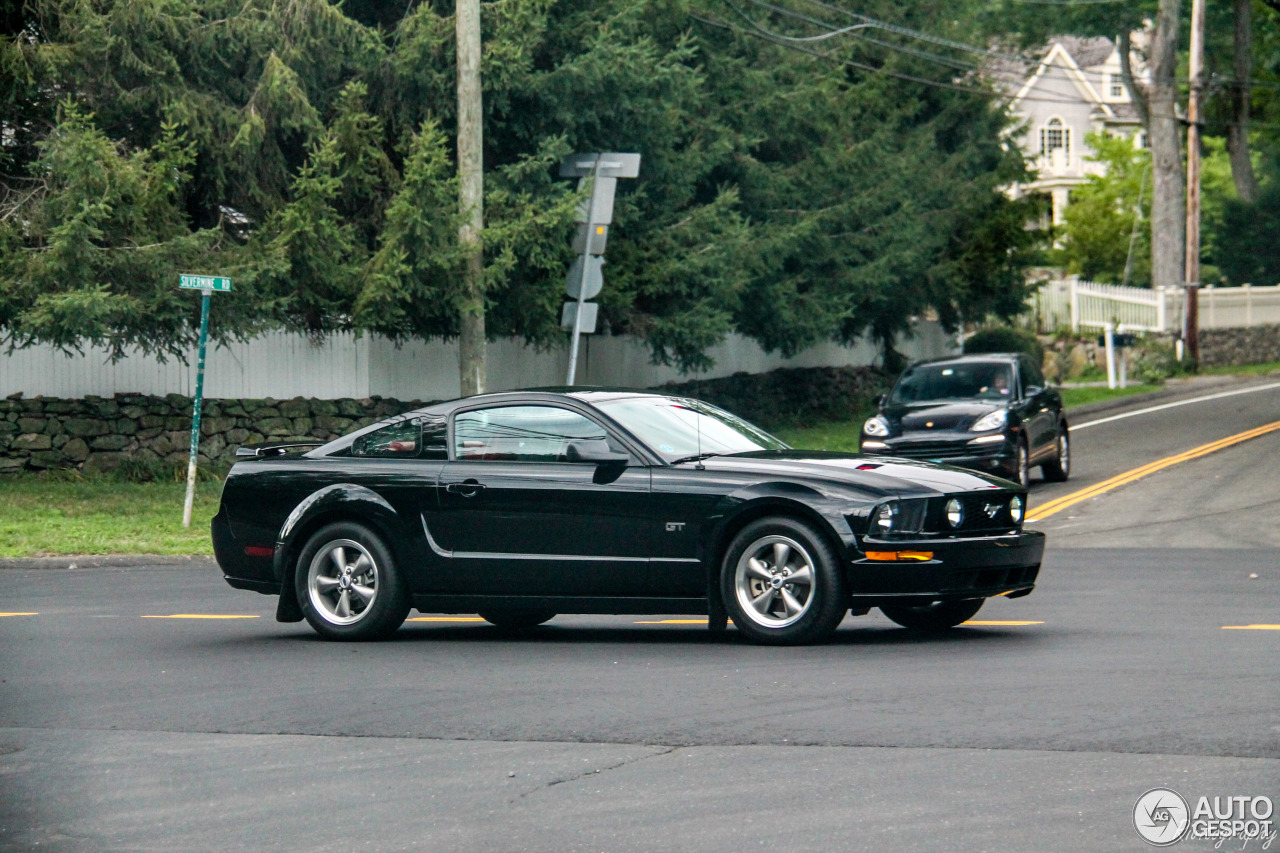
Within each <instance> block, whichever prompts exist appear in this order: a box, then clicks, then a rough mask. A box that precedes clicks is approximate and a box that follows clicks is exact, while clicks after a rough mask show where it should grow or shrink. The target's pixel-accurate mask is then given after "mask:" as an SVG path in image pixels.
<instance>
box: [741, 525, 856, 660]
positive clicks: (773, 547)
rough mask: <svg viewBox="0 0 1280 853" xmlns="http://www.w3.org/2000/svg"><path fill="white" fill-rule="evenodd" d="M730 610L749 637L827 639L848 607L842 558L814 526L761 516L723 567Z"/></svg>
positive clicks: (779, 641)
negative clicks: (841, 565) (842, 573)
mask: <svg viewBox="0 0 1280 853" xmlns="http://www.w3.org/2000/svg"><path fill="white" fill-rule="evenodd" d="M720 589H721V596H722V598H723V599H724V604H725V609H726V610H727V611H728V615H729V617H730V618H732V619H733V624H734V625H736V626H737V628H738V630H739V631H741V632H742V633H743V634H744V635H745V636H746V637H747V638H748V639H751V640H754V641H755V642H757V643H768V644H771V645H796V644H799V643H812V642H815V641H817V640H821V639H823V638H824V637H826V636H828V635H829V634H830V633H831V632H832V631H834V630H835V628H836V626H837V625H839V624H840V620H841V619H843V618H844V613H845V609H846V607H847V606H848V601H847V598H848V596H847V595H846V594H845V588H844V578H843V576H842V575H841V572H840V568H839V561H838V559H837V557H836V554H835V552H834V551H833V550H832V548H831V546H830V545H829V544H827V541H826V539H824V538H823V537H822V536H821V535H820V534H819V533H818V532H817V531H816V530H814V529H813V527H812V526H810V525H809V524H807V523H805V522H803V521H799V520H798V519H794V518H786V517H781V516H780V517H774V518H761V519H758V520H756V521H753V522H751V523H750V524H748V525H747V526H746V527H744V528H743V529H742V530H741V531H740V532H739V533H738V535H737V536H735V537H734V539H733V541H732V542H731V543H730V544H729V549H728V551H726V552H725V556H724V562H723V563H722V564H721V570H720Z"/></svg>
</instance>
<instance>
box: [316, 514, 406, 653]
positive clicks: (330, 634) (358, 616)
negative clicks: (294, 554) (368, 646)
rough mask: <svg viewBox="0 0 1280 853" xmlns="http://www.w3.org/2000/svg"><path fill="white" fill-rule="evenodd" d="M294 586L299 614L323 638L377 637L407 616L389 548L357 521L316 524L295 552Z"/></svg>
mask: <svg viewBox="0 0 1280 853" xmlns="http://www.w3.org/2000/svg"><path fill="white" fill-rule="evenodd" d="M294 585H295V588H296V590H297V593H298V603H299V605H301V607H302V615H303V616H304V617H305V618H306V620H307V622H308V623H310V625H311V627H312V628H314V629H315V631H316V633H318V634H319V635H320V636H322V637H324V638H326V639H329V640H378V639H382V638H384V637H387V636H389V635H391V634H392V633H394V632H395V630H396V629H397V628H399V627H400V625H401V624H402V623H403V622H404V619H405V617H406V616H408V615H409V596H408V594H407V593H406V592H405V589H404V584H403V582H402V580H401V578H400V572H399V570H398V569H397V568H396V564H395V559H394V558H393V557H392V556H391V551H390V550H389V549H388V548H387V546H386V544H385V543H384V542H383V541H382V539H381V538H379V537H378V535H377V534H376V533H374V532H373V531H372V530H370V529H369V528H368V527H365V526H364V525H363V524H358V523H356V522H350V521H340V522H337V523H335V524H328V525H325V526H324V527H322V528H320V529H319V530H317V531H316V532H315V534H314V535H313V536H312V537H311V538H310V539H309V540H307V544H306V547H304V548H303V549H302V553H301V554H299V555H298V563H297V567H296V569H295V570H294Z"/></svg>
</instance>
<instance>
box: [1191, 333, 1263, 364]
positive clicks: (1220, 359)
mask: <svg viewBox="0 0 1280 853" xmlns="http://www.w3.org/2000/svg"><path fill="white" fill-rule="evenodd" d="M1269 361H1280V325H1276V324H1271V325H1268V326H1249V327H1248V328H1240V329H1201V330H1200V364H1202V365H1204V366H1205V367H1217V366H1219V365H1230V366H1236V365H1241V364H1265V363H1266V362H1269Z"/></svg>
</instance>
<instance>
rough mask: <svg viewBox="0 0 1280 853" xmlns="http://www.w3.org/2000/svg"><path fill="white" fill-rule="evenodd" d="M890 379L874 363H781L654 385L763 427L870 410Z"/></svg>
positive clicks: (802, 423) (836, 418)
mask: <svg viewBox="0 0 1280 853" xmlns="http://www.w3.org/2000/svg"><path fill="white" fill-rule="evenodd" d="M892 381H893V377H892V376H888V375H886V374H885V373H883V372H882V371H880V370H877V369H876V368H874V367H784V368H779V369H778V370H773V371H770V372H769V373H735V374H734V375H732V376H725V377H721V378H719V379H698V380H694V381H691V382H680V383H670V384H667V385H664V386H662V387H661V388H658V389H655V390H657V391H659V392H660V393H663V394H678V395H684V396H688V397H695V398H697V399H699V400H705V401H707V402H708V403H711V404H712V405H715V406H719V407H720V408H722V409H725V410H727V411H730V412H733V413H734V414H735V415H739V416H740V417H743V418H746V419H747V420H749V421H751V422H752V423H755V424H759V425H760V426H762V427H764V428H765V429H778V428H780V427H787V426H808V425H812V424H815V423H821V422H824V421H845V420H849V419H851V418H854V417H856V416H858V415H860V414H863V413H865V412H866V411H867V410H868V409H870V408H872V405H871V399H872V397H874V396H875V395H876V394H878V393H880V392H882V391H884V390H885V389H886V388H888V387H889V385H890V383H891V382H892Z"/></svg>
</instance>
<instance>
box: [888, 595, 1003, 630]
mask: <svg viewBox="0 0 1280 853" xmlns="http://www.w3.org/2000/svg"><path fill="white" fill-rule="evenodd" d="M982 602H983V599H981V598H971V599H966V600H964V601H935V602H933V603H932V604H923V605H920V606H911V605H897V604H893V605H891V604H885V605H883V606H881V608H880V612H881V613H883V614H884V615H885V616H888V617H889V618H890V619H892V620H893V621H894V622H897V623H898V624H899V625H901V626H902V627H903V628H911V629H913V630H916V631H945V630H947V629H948V628H954V627H955V626H957V625H959V624H960V623H962V622H968V621H969V620H970V619H972V618H973V616H974V614H975V613H977V612H978V611H979V610H981V609H982Z"/></svg>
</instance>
